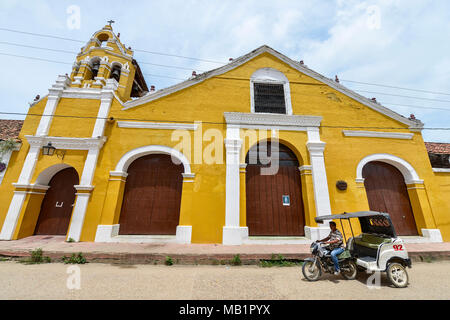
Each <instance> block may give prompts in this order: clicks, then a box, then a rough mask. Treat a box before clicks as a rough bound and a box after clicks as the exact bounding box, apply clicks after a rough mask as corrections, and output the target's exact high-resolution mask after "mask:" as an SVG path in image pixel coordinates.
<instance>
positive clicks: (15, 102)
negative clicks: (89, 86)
mask: <svg viewBox="0 0 450 320" xmlns="http://www.w3.org/2000/svg"><path fill="white" fill-rule="evenodd" d="M73 5H76V6H78V7H79V9H80V18H81V19H80V28H79V29H73V28H72V29H71V28H69V27H68V25H67V21H68V19H70V18H71V14H69V13H68V12H67V10H68V8H69V7H70V6H73ZM109 19H113V20H115V21H116V23H115V24H114V25H113V26H114V30H115V32H116V33H117V32H120V33H121V39H122V41H123V42H124V43H125V44H126V45H127V46H131V47H133V48H135V49H140V50H148V51H154V52H163V53H169V54H175V55H183V56H189V57H197V58H201V59H208V60H214V61H223V62H224V63H226V62H227V61H228V59H229V58H230V57H238V56H241V55H243V54H246V53H248V52H249V51H251V50H253V49H255V48H257V47H259V46H260V45H263V44H267V45H269V46H271V47H273V48H274V49H276V50H278V51H280V52H281V53H283V54H286V55H287V56H289V57H290V58H292V59H295V60H304V61H305V63H306V65H308V67H310V68H311V69H313V70H315V71H317V72H320V73H321V74H323V75H325V76H327V77H330V78H334V75H336V74H338V75H339V78H340V79H343V80H354V81H360V82H369V83H376V84H387V85H394V86H400V87H406V88H415V89H421V90H428V91H433V92H442V93H447V95H442V94H431V93H424V92H414V91H406V90H399V89H393V88H385V87H377V86H367V85H359V84H355V83H350V82H342V83H343V84H344V85H346V86H348V87H349V88H351V89H354V90H357V91H359V92H360V93H361V94H363V95H365V96H367V97H377V100H378V101H379V102H381V103H383V104H384V105H385V106H387V107H390V108H391V109H393V110H395V111H397V112H399V113H401V114H403V115H405V116H409V115H410V114H411V113H414V114H415V115H416V117H417V118H419V119H421V120H422V121H423V122H424V123H425V125H426V127H450V111H445V110H439V109H423V108H421V107H432V108H441V109H449V110H450V54H449V52H450V41H448V35H449V34H450V2H449V1H444V0H442V1H431V0H430V1H425V0H423V1H419V0H409V1H407V0H404V1H400V0H384V1H354V0H347V1H343V0H335V1H320V0H302V1H300V0H297V1H293V0H292V1H280V0H278V1H261V0H259V1H224V0H222V1H214V0H208V1H206V0H203V1H193V0H191V1H189V0H184V1H128V2H124V1H113V0H112V1H109V2H99V1H74V0H73V1H50V0H48V1H43V0H41V1H37V0H36V1H23V0H22V1H19V0H1V2H0V21H1V22H0V28H8V29H14V30H22V31H27V32H35V33H42V34H51V35H57V36H61V37H66V38H72V39H79V40H83V41H88V39H89V38H90V37H91V35H92V34H93V33H94V32H95V31H96V30H98V29H100V28H102V27H103V26H104V25H105V24H106V21H107V20H109ZM0 37H1V38H0V59H1V61H2V76H1V77H0V90H1V91H0V92H1V94H2V105H1V106H0V110H1V111H3V112H20V113H24V112H27V109H28V103H29V102H30V101H32V100H33V98H34V97H35V96H36V95H37V94H40V95H45V94H47V92H48V88H49V87H50V86H51V84H52V83H53V82H54V80H55V79H56V76H57V75H58V74H64V73H69V72H70V70H71V66H70V65H65V64H56V63H48V62H43V61H35V60H26V59H22V58H15V57H9V56H4V55H2V54H15V55H24V56H32V57H38V58H43V59H50V60H56V61H61V62H67V63H69V64H71V63H72V62H73V61H74V59H75V54H67V53H60V52H59V53H56V52H49V51H44V50H39V49H31V48H24V47H19V46H12V45H10V44H5V42H9V43H16V44H26V45H29V46H39V47H46V48H52V49H59V50H67V51H73V52H78V51H79V49H80V47H81V46H82V45H83V44H81V43H77V42H70V41H63V40H56V39H47V38H40V37H34V36H30V35H23V34H17V33H12V32H7V31H2V30H0ZM135 58H136V59H137V60H138V62H140V63H141V67H142V69H143V72H144V73H145V74H151V75H159V76H165V77H174V78H181V79H185V78H187V77H189V76H190V74H191V71H189V70H197V71H204V70H210V69H213V68H215V67H218V66H219V65H218V64H214V63H207V62H198V61H194V60H188V59H181V58H173V57H165V56H159V55H152V54H148V53H143V52H136V53H135ZM142 62H149V63H156V64H165V65H173V66H180V67H184V68H188V69H189V70H182V69H171V68H163V67H156V66H151V65H145V64H142ZM146 81H147V83H148V85H149V86H150V85H155V86H156V87H157V89H160V88H163V87H166V86H169V85H172V84H175V83H177V82H179V80H175V79H170V78H164V77H156V76H146ZM363 91H366V92H363ZM367 91H369V92H367ZM381 93H385V94H393V95H402V96H410V97H416V98H421V99H415V98H410V97H398V96H389V95H383V94H381ZM434 100H441V101H434ZM394 104H402V105H411V106H416V107H418V108H413V107H403V106H397V105H394ZM0 118H11V119H13V118H14V119H20V118H23V117H20V116H4V115H0ZM423 135H424V138H425V140H426V141H436V142H439V141H442V142H450V131H429V130H425V131H424V132H423Z"/></svg>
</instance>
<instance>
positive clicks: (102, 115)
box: [92, 79, 118, 138]
mask: <svg viewBox="0 0 450 320" xmlns="http://www.w3.org/2000/svg"><path fill="white" fill-rule="evenodd" d="M117 86H118V83H117V81H116V80H114V79H108V80H106V85H105V86H104V87H103V89H102V92H101V103H100V108H99V110H98V114H97V120H96V122H95V126H94V130H93V132H92V137H93V138H98V137H103V134H104V131H105V126H106V121H107V118H108V116H109V111H110V109H111V103H112V100H113V97H114V91H116V90H117Z"/></svg>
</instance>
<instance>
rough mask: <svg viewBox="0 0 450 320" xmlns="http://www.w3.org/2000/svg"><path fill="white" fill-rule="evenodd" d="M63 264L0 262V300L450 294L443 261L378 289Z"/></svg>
mask: <svg viewBox="0 0 450 320" xmlns="http://www.w3.org/2000/svg"><path fill="white" fill-rule="evenodd" d="M68 267H69V266H68V265H64V264H46V265H22V264H19V263H17V262H0V288H1V290H0V299H51V300H53V299H90V300H91V299H94V300H95V299H194V300H196V299H202V300H210V299H219V300H221V299H238V300H240V299H295V300H304V299H333V300H334V299H450V262H449V261H443V262H435V263H420V264H415V265H414V266H413V268H412V269H409V275H410V286H409V287H408V288H406V289H395V288H391V287H390V286H389V283H388V282H387V279H386V276H385V275H384V274H383V275H382V278H381V280H382V281H381V288H380V289H369V288H368V287H367V285H366V282H367V279H368V278H369V275H367V274H364V273H362V274H360V275H359V276H358V279H357V280H354V281H346V280H343V278H341V277H336V276H332V275H326V276H324V277H323V278H322V280H320V281H318V282H315V283H310V282H307V281H305V280H304V279H303V276H302V275H301V270H300V268H298V267H288V268H279V267H278V268H260V267H256V266H248V267H227V266H171V267H167V266H150V265H137V266H120V265H107V264H87V265H82V266H80V269H79V271H80V277H79V278H78V270H77V269H76V268H75V269H68ZM68 272H69V273H68ZM68 280H69V287H71V288H76V287H77V285H78V284H80V286H81V289H80V290H76V289H72V290H70V289H68V286H67V283H68ZM78 280H80V281H79V282H78Z"/></svg>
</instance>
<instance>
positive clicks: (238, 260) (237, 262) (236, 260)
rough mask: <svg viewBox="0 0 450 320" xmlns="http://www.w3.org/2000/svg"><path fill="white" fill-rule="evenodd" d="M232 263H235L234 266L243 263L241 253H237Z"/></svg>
mask: <svg viewBox="0 0 450 320" xmlns="http://www.w3.org/2000/svg"><path fill="white" fill-rule="evenodd" d="M231 265H233V266H240V265H242V261H241V256H240V255H239V254H237V255H235V256H234V258H233V260H231Z"/></svg>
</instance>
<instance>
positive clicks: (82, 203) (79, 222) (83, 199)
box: [67, 186, 93, 242]
mask: <svg viewBox="0 0 450 320" xmlns="http://www.w3.org/2000/svg"><path fill="white" fill-rule="evenodd" d="M75 188H76V189H77V190H80V191H81V190H82V189H87V188H88V187H81V186H75ZM92 189H93V188H92ZM76 195H77V198H76V200H75V207H74V208H73V212H72V220H71V221H70V227H69V232H68V234H67V239H70V238H72V239H73V240H75V242H79V241H80V239H81V231H82V230H83V224H84V218H85V216H86V209H87V206H88V203H89V199H90V197H91V193H77V194H76Z"/></svg>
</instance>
